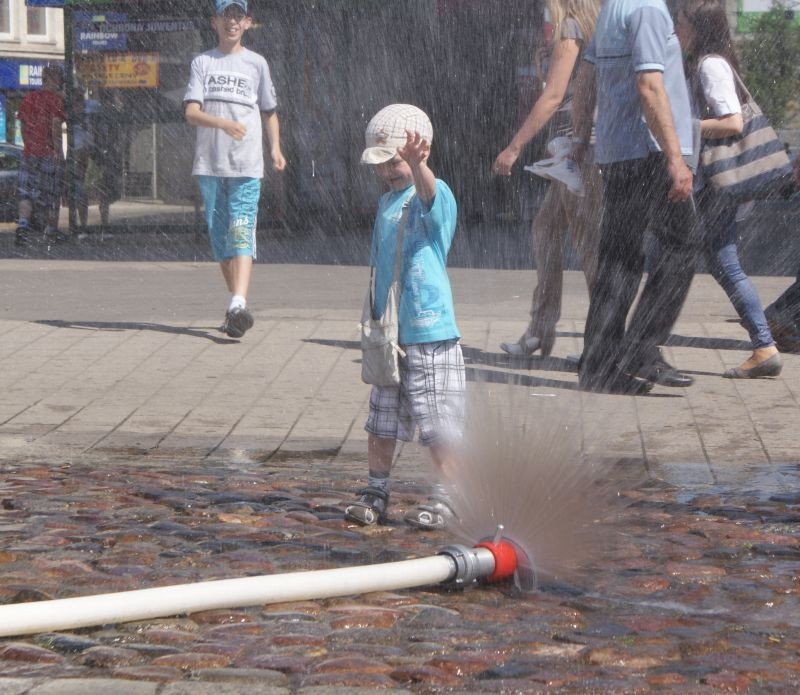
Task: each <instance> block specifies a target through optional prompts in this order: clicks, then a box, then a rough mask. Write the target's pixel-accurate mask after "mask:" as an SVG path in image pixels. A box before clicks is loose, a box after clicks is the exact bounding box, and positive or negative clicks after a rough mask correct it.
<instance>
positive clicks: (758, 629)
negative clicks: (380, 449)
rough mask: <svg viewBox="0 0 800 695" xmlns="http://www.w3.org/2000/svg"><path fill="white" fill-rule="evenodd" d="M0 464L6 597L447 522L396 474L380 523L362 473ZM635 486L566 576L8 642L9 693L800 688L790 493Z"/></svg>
mask: <svg viewBox="0 0 800 695" xmlns="http://www.w3.org/2000/svg"><path fill="white" fill-rule="evenodd" d="M320 465H321V464H320ZM313 467H314V466H313V463H312V465H311V466H310V467H309V470H311V469H312V468H313ZM0 471H1V472H2V480H1V481H0V501H2V505H0V507H1V508H0V538H2V541H3V550H2V552H0V601H2V602H4V603H11V602H18V601H25V600H41V599H45V598H61V597H68V596H73V595H84V594H90V593H98V592H105V591H119V590H126V589H137V588H143V587H146V586H159V585H167V584H174V583H186V582H194V581H207V580H213V579H222V578H230V577H236V576H246V575H254V574H262V573H267V574H269V573H279V572H289V571H297V570H305V569H324V568H328V567H339V566H346V565H357V564H363V563H368V562H382V561H388V560H394V559H403V558H407V557H421V556H424V555H427V554H430V553H431V552H434V551H435V550H436V549H437V548H439V547H442V546H444V545H447V544H448V543H451V542H452V540H453V539H452V538H450V537H449V536H448V535H447V534H446V533H434V534H421V533H419V532H416V531H413V530H411V529H408V528H406V527H405V526H404V525H402V524H401V523H400V522H399V519H400V518H401V516H402V513H403V511H404V508H405V507H406V506H407V505H410V504H411V503H413V502H414V501H415V500H416V498H417V496H418V493H417V487H415V485H414V484H404V481H402V479H401V480H399V481H398V493H397V495H396V497H397V505H396V506H394V507H393V508H392V520H391V522H390V523H389V525H387V526H383V527H380V528H377V529H365V530H362V529H358V528H354V527H351V526H348V525H347V524H346V523H345V522H344V520H343V519H342V518H341V514H340V512H339V511H338V510H339V508H340V506H341V505H342V503H343V502H344V500H345V499H348V498H349V496H350V494H351V485H352V481H350V480H342V479H339V478H336V477H334V476H331V477H329V478H328V479H324V477H323V476H320V475H312V474H311V473H309V472H308V471H304V470H303V469H301V468H300V467H292V466H288V467H287V466H274V465H269V464H258V463H252V464H249V465H247V466H244V465H242V466H239V467H237V468H231V466H229V465H226V466H222V465H219V466H215V465H212V464H209V463H205V464H203V465H195V464H192V463H191V461H190V460H189V459H188V458H187V459H185V460H183V459H182V460H180V461H175V462H165V461H147V460H145V459H136V460H132V459H130V458H129V457H126V456H118V457H116V458H112V457H106V458H104V459H102V460H101V459H100V458H99V457H98V458H97V459H95V460H88V459H87V460H86V461H81V462H73V463H72V464H71V465H69V466H63V467H56V468H50V467H48V466H46V465H43V464H41V463H35V462H30V463H20V462H10V461H9V462H4V463H2V464H1V465H0ZM795 472H797V471H796V469H795ZM627 497H628V501H629V502H630V506H628V507H627V508H626V509H625V511H624V512H623V516H622V519H621V521H620V523H619V525H618V527H617V528H616V532H617V534H618V536H619V542H618V543H616V544H615V545H614V546H613V547H612V549H611V550H610V551H609V553H608V554H607V556H606V557H604V558H603V561H602V562H598V563H597V566H595V567H589V568H586V571H585V572H584V573H583V575H582V577H581V578H580V579H579V580H575V581H574V582H572V583H569V584H564V583H557V582H556V583H551V584H545V585H543V586H541V587H540V588H539V590H537V591H536V592H534V593H531V594H522V593H520V592H518V591H517V590H516V589H514V588H513V586H510V585H497V586H484V587H480V588H476V589H469V590H466V591H455V590H451V589H448V588H443V587H425V588H420V589H415V590H409V591H398V592H380V593H375V594H370V595H366V596H356V597H345V598H337V599H329V600H321V601H304V602H298V603H295V604H279V605H272V606H263V607H255V608H241V609H230V610H214V611H206V612H203V613H198V614H195V615H190V616H175V617H172V618H163V619H159V620H151V621H141V622H137V623H129V624H125V625H115V626H103V627H98V628H90V629H82V630H75V631H72V632H70V633H52V634H42V635H36V636H32V637H30V638H7V639H2V640H0V673H1V674H2V677H0V695H12V694H13V695H17V693H19V694H20V695H21V694H22V693H35V694H36V695H40V694H41V693H50V692H52V693H56V692H58V693H59V695H63V693H71V692H75V693H78V692H93V693H94V692H99V693H103V692H114V693H125V692H130V693H135V694H137V695H138V693H142V695H144V694H146V693H147V694H149V693H154V694H156V693H157V694H158V695H166V694H171V695H180V694H181V693H184V692H186V693H190V692H191V693H193V694H195V693H205V692H209V693H211V692H213V693H214V695H223V694H224V693H227V692H231V693H233V692H242V689H245V690H246V691H247V692H252V693H259V692H265V693H267V692H269V693H272V692H275V693H278V692H280V693H284V692H286V693H288V692H296V691H301V692H319V693H338V692H342V693H344V692H347V693H353V692H355V690H354V688H359V687H360V688H365V689H367V690H372V689H385V690H389V691H393V692H394V691H402V690H408V691H410V692H444V691H447V692H451V691H452V692H478V691H481V692H540V691H547V692H603V693H611V692H624V693H633V692H642V693H648V692H664V691H672V692H692V693H705V692H709V693H712V692H775V693H794V692H797V691H798V689H799V688H800V667H798V665H797V664H798V663H800V556H799V553H800V527H799V526H798V519H799V518H800V501H798V498H797V497H796V496H793V495H786V496H784V495H772V496H771V498H770V497H768V496H765V495H763V494H758V493H752V494H743V493H732V492H728V491H725V490H709V489H707V488H703V487H698V488H696V489H693V490H692V489H687V488H681V489H677V488H672V487H670V486H667V485H664V484H663V483H659V482H656V481H651V482H646V483H644V484H642V485H640V486H638V487H637V488H636V489H634V490H631V491H630V492H629V493H628V494H627ZM64 679H67V680H64ZM87 683H90V684H91V685H89V686H87V685H85V684H87ZM81 684H83V686H82V685H81ZM109 684H117V685H118V687H117V689H115V688H114V687H112V686H111V685H109ZM57 686H58V687H60V688H61V689H57ZM201 686H202V687H201ZM81 687H83V688H84V689H83V690H81ZM54 688H56V689H54Z"/></svg>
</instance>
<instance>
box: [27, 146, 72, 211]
mask: <svg viewBox="0 0 800 695" xmlns="http://www.w3.org/2000/svg"><path fill="white" fill-rule="evenodd" d="M63 185H64V167H63V165H62V164H61V163H60V162H58V161H57V160H55V159H53V157H30V156H28V157H23V158H22V161H21V162H20V165H19V178H18V182H17V187H18V192H19V197H20V200H30V201H32V202H34V203H37V204H38V205H41V206H42V207H44V208H47V209H48V210H57V209H58V207H59V206H60V205H61V192H62V189H63Z"/></svg>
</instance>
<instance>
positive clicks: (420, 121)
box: [361, 104, 433, 164]
mask: <svg viewBox="0 0 800 695" xmlns="http://www.w3.org/2000/svg"><path fill="white" fill-rule="evenodd" d="M406 131H410V132H412V133H414V132H417V133H419V134H420V136H422V138H424V139H425V140H427V141H428V143H430V142H432V141H433V126H432V125H431V120H430V118H428V116H427V114H426V113H425V112H424V111H423V110H422V109H419V108H417V107H416V106H412V105H411V104H392V105H391V106H387V107H385V108H383V109H381V110H380V111H378V113H376V114H375V115H374V116H373V117H372V120H371V121H370V122H369V125H368V126H367V132H366V133H365V139H366V149H365V150H364V151H363V152H362V153H361V163H362V164H383V163H384V162H388V161H389V160H390V159H391V158H392V157H394V156H395V155H396V154H397V148H398V147H402V146H403V145H405V144H406Z"/></svg>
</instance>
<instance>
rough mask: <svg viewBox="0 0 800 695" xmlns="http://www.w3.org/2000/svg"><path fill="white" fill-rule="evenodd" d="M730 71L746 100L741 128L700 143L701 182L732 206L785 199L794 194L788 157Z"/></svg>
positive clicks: (737, 77) (735, 76) (773, 131)
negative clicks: (730, 202)
mask: <svg viewBox="0 0 800 695" xmlns="http://www.w3.org/2000/svg"><path fill="white" fill-rule="evenodd" d="M706 57H708V56H706ZM731 71H732V72H733V76H734V78H735V79H736V82H737V84H738V85H739V87H740V89H741V90H742V93H743V94H744V95H745V96H746V100H745V101H743V102H742V120H743V121H744V127H743V128H742V132H741V133H740V134H739V135H732V136H730V137H727V138H718V139H714V140H703V144H702V147H701V150H700V162H701V165H702V170H703V180H704V181H705V183H706V185H707V186H711V187H712V188H715V189H717V191H718V192H719V193H720V194H722V195H725V196H726V197H729V198H731V199H732V201H733V202H738V203H743V202H746V201H748V200H764V199H765V198H779V197H786V196H788V195H790V194H791V193H792V192H793V191H794V178H793V176H792V165H791V162H790V161H789V156H788V155H787V154H786V150H784V148H783V144H782V143H781V141H780V140H779V139H778V136H777V135H776V133H775V130H773V128H772V126H771V125H770V124H769V121H768V120H767V117H766V116H765V115H764V114H763V113H762V111H761V107H759V105H758V104H757V103H756V102H755V99H753V97H752V96H751V94H750V92H749V91H748V89H747V87H746V86H745V84H744V82H742V79H741V77H739V75H738V74H737V73H736V71H735V70H734V69H733V68H731ZM698 92H699V90H698ZM701 103H702V102H701Z"/></svg>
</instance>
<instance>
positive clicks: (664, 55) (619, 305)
mask: <svg viewBox="0 0 800 695" xmlns="http://www.w3.org/2000/svg"><path fill="white" fill-rule="evenodd" d="M575 95H576V97H575V102H574V105H573V118H574V121H575V132H576V142H577V143H578V144H577V146H576V150H575V152H574V153H573V156H574V157H575V158H576V159H578V160H579V159H580V158H581V157H582V147H583V143H584V142H585V141H587V140H588V135H589V130H590V128H591V121H592V114H593V111H594V106H595V103H596V106H597V124H596V136H597V144H596V146H595V161H596V163H597V164H598V165H599V166H600V169H601V171H602V175H603V183H604V198H603V223H602V229H601V240H600V251H599V261H598V272H597V281H596V285H595V288H594V291H593V292H592V296H591V301H590V306H589V314H588V316H587V319H586V332H585V338H584V351H583V357H582V360H581V366H580V385H581V387H582V388H584V389H586V390H591V391H600V392H607V393H608V392H610V393H645V392H647V391H649V390H650V388H652V384H653V383H659V384H663V385H666V386H688V385H690V384H691V383H692V381H693V380H692V378H691V377H689V376H688V375H685V374H682V373H681V372H679V371H677V370H676V369H675V368H674V367H672V366H670V365H669V364H668V363H667V362H666V361H665V360H664V358H663V357H662V356H661V352H660V350H659V349H658V345H660V344H661V343H663V342H664V341H665V340H666V338H667V336H668V335H669V332H670V330H671V328H672V326H673V324H674V323H675V320H676V319H677V317H678V314H679V313H680V309H681V307H682V305H683V301H684V299H685V298H686V294H687V292H688V289H689V284H690V283H691V277H692V268H693V265H694V252H693V249H692V247H691V245H690V244H689V236H690V232H691V229H692V227H693V225H694V203H693V201H692V198H691V194H692V171H691V169H690V168H689V166H687V158H688V159H690V160H691V159H693V158H694V157H695V156H696V155H695V151H696V149H697V148H696V146H695V137H694V128H693V124H692V119H691V110H690V104H689V94H688V91H687V88H686V81H685V78H684V72H683V62H682V57H681V50H680V45H679V43H678V39H677V37H676V36H675V31H674V27H673V24H672V18H671V17H670V14H669V12H668V10H667V7H666V5H665V4H664V2H663V0H606V2H604V4H603V7H602V9H601V12H600V16H599V17H598V20H597V28H596V30H595V34H594V36H593V37H592V40H591V42H590V43H589V46H588V47H587V50H586V53H585V54H584V63H583V64H582V66H581V69H580V71H579V75H578V85H577V86H576V90H575ZM648 227H650V228H651V229H652V231H653V233H654V234H655V236H656V238H657V239H658V241H659V245H660V247H661V253H660V255H659V257H658V258H657V259H656V262H655V265H654V267H653V268H652V269H651V271H650V273H649V275H648V279H647V282H646V284H645V288H644V290H643V292H642V297H641V299H640V301H639V303H638V305H637V307H636V310H635V311H634V315H633V317H632V318H631V322H630V326H629V328H628V329H627V331H626V330H625V321H626V317H627V315H628V311H629V309H630V307H631V305H632V304H633V300H634V298H635V297H636V293H637V290H638V287H639V283H640V281H641V278H642V274H643V272H644V252H643V241H644V235H645V232H646V231H647V229H648Z"/></svg>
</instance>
